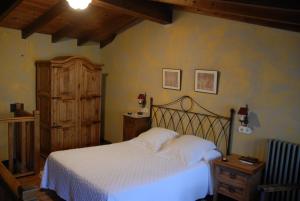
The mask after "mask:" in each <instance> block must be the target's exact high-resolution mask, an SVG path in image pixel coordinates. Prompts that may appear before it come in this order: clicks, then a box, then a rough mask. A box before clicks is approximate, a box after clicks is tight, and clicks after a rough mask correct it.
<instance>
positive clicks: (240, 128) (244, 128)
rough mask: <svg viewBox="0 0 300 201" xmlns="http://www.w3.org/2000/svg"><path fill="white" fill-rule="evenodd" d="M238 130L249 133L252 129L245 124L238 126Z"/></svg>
mask: <svg viewBox="0 0 300 201" xmlns="http://www.w3.org/2000/svg"><path fill="white" fill-rule="evenodd" d="M239 132H240V133H244V134H251V133H252V129H251V128H249V127H247V126H240V127H239Z"/></svg>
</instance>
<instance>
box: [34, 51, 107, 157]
mask: <svg viewBox="0 0 300 201" xmlns="http://www.w3.org/2000/svg"><path fill="white" fill-rule="evenodd" d="M101 67H102V65H96V64H93V63H91V62H90V61H89V60H87V59H85V58H80V57H57V58H54V59H52V60H50V61H37V62H36V78H37V79H36V80H37V81H36V103H37V110H39V111H40V121H41V124H40V129H41V130H40V134H41V153H42V154H43V155H48V154H49V153H50V152H52V151H57V150H64V149H72V148H79V147H86V146H94V145H99V143H100V126H101V125H100V111H101Z"/></svg>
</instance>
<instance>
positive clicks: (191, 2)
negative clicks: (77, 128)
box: [0, 0, 300, 47]
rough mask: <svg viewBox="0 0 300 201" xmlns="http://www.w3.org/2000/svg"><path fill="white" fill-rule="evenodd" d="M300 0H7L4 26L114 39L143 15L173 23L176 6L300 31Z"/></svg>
mask: <svg viewBox="0 0 300 201" xmlns="http://www.w3.org/2000/svg"><path fill="white" fill-rule="evenodd" d="M281 1H282V2H283V3H281ZM297 1H298V0H277V1H274V0H263V1H261V0H260V1H258V0H93V2H92V4H91V5H90V6H89V7H88V8H87V9H86V10H83V11H76V10H73V9H71V8H70V7H69V5H68V4H67V2H66V0H47V1H43V0H1V7H0V26H3V27H8V28H13V29H19V30H22V38H24V39H26V38H28V37H30V36H31V35H32V34H33V33H35V32H37V33H45V34H50V35H51V36H52V42H53V43H55V42H59V41H60V40H62V39H63V38H75V39H77V44H78V45H79V46H80V45H84V44H86V43H87V42H88V41H95V42H100V47H104V46H106V45H107V44H109V43H110V42H111V41H113V40H114V38H115V37H116V36H117V35H118V34H119V33H121V32H122V31H124V30H126V29H128V28H130V27H132V26H134V25H135V24H137V23H139V22H141V21H142V20H151V21H154V22H157V23H160V24H168V23H172V11H173V9H174V8H175V9H182V10H186V11H190V12H196V13H199V14H204V15H211V16H217V17H222V18H228V19H233V20H238V21H244V22H248V23H254V24H260V25H264V26H271V27H277V28H281V29H287V30H292V31H298V32H300V10H299V9H300V6H299V3H298V2H297Z"/></svg>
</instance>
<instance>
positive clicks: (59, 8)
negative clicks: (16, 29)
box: [22, 0, 68, 39]
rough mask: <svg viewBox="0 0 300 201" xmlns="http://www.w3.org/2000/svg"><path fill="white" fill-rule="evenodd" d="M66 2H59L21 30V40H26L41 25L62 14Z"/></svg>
mask: <svg viewBox="0 0 300 201" xmlns="http://www.w3.org/2000/svg"><path fill="white" fill-rule="evenodd" d="M67 6H68V5H67V2H66V1H64V0H62V1H59V2H58V3H57V4H56V5H54V6H53V7H52V8H50V9H49V10H48V11H47V12H45V13H44V14H43V15H41V16H40V17H38V18H37V19H36V20H34V21H33V22H32V23H31V24H29V25H28V26H26V27H25V28H24V29H22V38H23V39H25V38H28V37H29V36H30V35H31V34H33V33H34V32H35V31H36V30H37V29H39V28H40V27H42V26H43V25H45V24H47V23H48V22H50V21H51V20H52V19H54V18H55V17H57V16H58V15H59V14H61V13H62V12H64V11H65V10H66V8H67Z"/></svg>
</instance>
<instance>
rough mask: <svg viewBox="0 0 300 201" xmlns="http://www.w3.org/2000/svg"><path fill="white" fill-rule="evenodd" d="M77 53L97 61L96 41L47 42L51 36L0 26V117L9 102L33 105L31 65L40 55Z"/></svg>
mask: <svg viewBox="0 0 300 201" xmlns="http://www.w3.org/2000/svg"><path fill="white" fill-rule="evenodd" d="M63 55H79V56H85V57H87V58H89V59H91V60H92V61H93V62H99V61H100V49H99V45H92V46H86V47H77V45H76V41H75V40H67V41H63V42H58V43H55V44H52V43H51V37H50V36H48V35H43V34H34V35H32V36H31V37H29V38H28V39H26V40H23V39H21V33H20V31H17V30H13V29H6V28H1V27H0V117H4V116H7V115H8V114H9V104H10V103H14V102H22V103H24V104H25V108H26V110H28V111H32V110H33V109H34V108H35V65H34V62H35V61H36V60H40V59H51V58H53V57H56V56H63ZM5 158H7V128H6V126H4V125H3V124H0V159H1V160H3V159H5Z"/></svg>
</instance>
